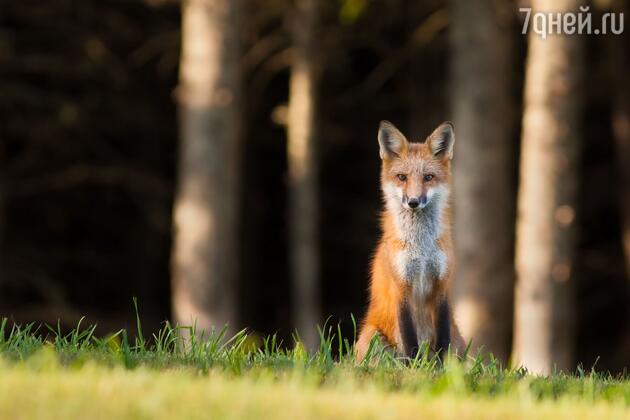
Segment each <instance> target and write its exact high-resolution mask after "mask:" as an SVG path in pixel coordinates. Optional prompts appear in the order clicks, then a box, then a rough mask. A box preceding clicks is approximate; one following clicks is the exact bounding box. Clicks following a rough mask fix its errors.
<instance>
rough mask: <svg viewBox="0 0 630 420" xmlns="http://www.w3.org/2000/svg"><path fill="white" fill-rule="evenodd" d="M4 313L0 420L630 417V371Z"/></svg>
mask: <svg viewBox="0 0 630 420" xmlns="http://www.w3.org/2000/svg"><path fill="white" fill-rule="evenodd" d="M8 325H9V324H8V322H7V320H6V319H4V320H2V321H0V372H1V373H0V378H1V380H0V418H12V419H13V418H46V419H50V418H52V419H54V418H59V419H68V418H107V419H109V418H151V419H153V418H165V419H166V418H169V419H171V418H185V419H188V418H209V417H210V418H273V419H282V418H318V419H319V418H392V419H393V418H418V417H443V418H457V419H477V418H478V419H492V418H496V419H506V418H517V419H518V418H522V419H526V418H527V419H529V418H549V419H552V418H553V419H557V418H571V419H581V418H584V419H587V418H588V419H590V418H615V419H617V418H619V419H623V418H630V380H628V378H627V377H625V376H621V377H613V376H611V375H609V374H602V373H597V372H595V371H594V370H590V371H585V370H584V369H582V368H578V369H577V370H576V372H574V373H572V374H566V373H556V374H554V375H551V376H549V377H536V376H532V375H528V374H527V372H526V371H525V370H524V369H518V368H516V369H507V368H503V367H501V366H500V364H499V363H498V362H497V361H496V360H494V359H493V358H492V357H491V356H486V357H482V356H476V357H472V356H469V355H467V356H466V357H465V358H464V359H463V360H460V359H457V358H455V357H451V356H447V357H446V358H445V361H444V363H442V362H440V360H438V358H437V357H434V356H431V355H430V353H429V351H428V349H427V348H426V347H424V348H423V349H422V350H421V351H420V352H419V354H418V356H417V357H416V359H414V360H401V359H398V358H396V357H395V356H394V355H393V354H392V353H391V352H389V351H388V350H387V349H386V348H384V347H382V346H380V345H379V344H378V341H374V342H373V346H372V348H371V350H370V354H369V356H368V358H367V359H366V361H365V362H364V363H361V364H358V363H357V362H356V361H355V359H354V356H353V348H352V343H351V341H352V340H348V339H343V338H342V334H341V331H339V328H332V327H330V326H328V327H326V328H325V329H324V330H320V336H321V343H320V348H319V350H318V351H316V352H312V353H308V352H306V351H305V350H304V347H303V346H302V345H301V344H300V342H299V340H295V342H294V343H292V345H290V346H284V345H282V343H280V342H278V340H277V339H276V338H275V336H271V337H268V338H266V339H264V340H263V342H262V343H261V344H260V345H254V343H253V341H252V339H251V337H249V336H248V335H247V334H246V333H245V332H244V331H242V332H240V333H238V334H236V335H235V336H234V337H232V338H231V339H226V338H225V337H224V332H219V333H217V334H214V335H211V336H208V337H198V334H196V331H195V329H194V327H189V328H174V327H172V326H171V325H169V324H168V323H165V325H164V327H163V328H162V329H161V330H160V331H159V332H158V333H156V334H153V335H152V336H151V337H145V336H144V335H143V333H142V328H141V324H140V322H139V321H138V325H137V332H136V335H135V338H134V339H133V340H131V339H130V338H129V334H128V332H127V331H126V330H120V331H118V332H117V333H115V334H112V335H110V336H107V337H97V336H95V335H94V331H95V328H94V327H82V326H81V324H80V323H79V325H78V326H77V328H75V329H74V330H73V331H71V332H70V333H68V334H64V333H63V332H62V331H61V330H60V328H59V327H50V326H45V325H44V326H39V327H37V326H35V325H34V324H29V325H26V326H17V325H14V326H12V327H11V328H9V327H8Z"/></svg>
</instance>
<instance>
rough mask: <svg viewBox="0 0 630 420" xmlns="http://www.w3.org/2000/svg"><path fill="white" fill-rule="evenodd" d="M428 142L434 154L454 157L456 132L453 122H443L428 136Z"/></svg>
mask: <svg viewBox="0 0 630 420" xmlns="http://www.w3.org/2000/svg"><path fill="white" fill-rule="evenodd" d="M427 144H428V145H429V148H430V149H431V152H432V153H433V155H434V156H440V157H442V158H447V159H449V160H450V159H453V145H454V144H455V132H454V129H453V124H452V123H451V122H449V121H447V122H443V123H442V124H440V126H439V127H438V128H436V129H435V130H434V131H433V133H431V135H430V136H429V137H428V138H427Z"/></svg>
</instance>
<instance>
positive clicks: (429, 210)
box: [394, 203, 448, 297]
mask: <svg viewBox="0 0 630 420" xmlns="http://www.w3.org/2000/svg"><path fill="white" fill-rule="evenodd" d="M435 204H437V203H435ZM440 207H441V206H439V205H434V206H431V205H430V206H427V207H426V208H424V209H423V210H422V211H419V212H415V213H412V212H409V211H405V210H403V211H401V212H400V213H399V214H398V215H397V218H396V225H397V226H396V227H397V229H398V233H399V235H400V238H401V240H402V241H403V243H404V247H403V249H402V250H399V251H396V255H395V256H394V265H395V267H394V268H395V270H396V271H397V273H398V275H399V276H400V277H401V278H402V279H404V280H405V281H406V282H408V283H409V284H410V285H412V287H413V290H414V294H415V295H416V296H417V297H426V296H428V295H429V294H430V293H431V292H432V290H433V288H434V286H435V284H436V282H437V281H439V280H440V279H442V278H443V277H444V275H445V274H446V270H447V263H448V261H447V256H446V253H445V252H444V251H443V250H442V249H441V248H440V246H439V242H438V239H439V237H440V235H441V220H440V219H441V210H442V209H441V208H440Z"/></svg>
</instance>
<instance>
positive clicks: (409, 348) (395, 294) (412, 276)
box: [355, 121, 465, 362]
mask: <svg viewBox="0 0 630 420" xmlns="http://www.w3.org/2000/svg"><path fill="white" fill-rule="evenodd" d="M378 144H379V155H380V158H381V190H382V196H383V201H384V209H383V211H382V213H381V230H382V236H381V239H380V241H379V243H378V245H377V247H376V251H375V253H374V257H373V258H372V263H371V279H370V286H369V296H370V297H369V304H368V308H367V313H366V315H365V318H364V320H363V322H362V323H361V326H360V333H359V337H358V339H357V342H356V346H355V348H356V358H357V361H358V362H362V361H363V359H364V358H365V356H366V353H367V351H368V349H369V346H370V342H371V341H372V337H373V336H374V335H375V334H377V333H379V334H380V335H381V337H383V338H384V339H385V341H387V343H388V344H389V345H390V346H391V347H393V348H394V350H395V352H396V353H397V354H398V355H400V356H401V357H407V358H414V357H415V356H416V354H417V352H418V349H419V344H420V343H422V342H428V343H429V345H430V349H431V351H432V352H435V353H438V354H439V353H440V352H441V351H446V350H447V349H448V348H449V346H450V348H451V349H452V351H454V352H455V353H457V354H462V353H463V352H464V350H465V345H464V340H463V338H462V336H461V334H460V333H459V329H458V328H457V325H456V324H455V321H454V318H453V314H452V311H451V308H450V305H449V298H448V291H449V285H450V282H451V278H452V276H453V274H454V251H453V238H452V222H451V219H452V214H451V213H452V212H451V206H450V195H451V160H452V159H453V146H454V144H455V134H454V128H453V124H452V123H451V122H444V123H442V124H440V125H439V126H438V127H437V128H436V129H435V130H434V131H433V132H432V133H431V134H430V135H429V136H428V137H427V138H426V139H425V140H424V141H423V142H410V141H408V140H407V138H406V137H405V136H404V135H403V134H402V133H401V132H400V131H399V130H398V129H397V128H396V127H395V126H394V125H393V124H392V123H390V122H389V121H381V122H380V125H379V129H378Z"/></svg>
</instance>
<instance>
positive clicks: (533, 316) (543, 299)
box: [513, 0, 584, 374]
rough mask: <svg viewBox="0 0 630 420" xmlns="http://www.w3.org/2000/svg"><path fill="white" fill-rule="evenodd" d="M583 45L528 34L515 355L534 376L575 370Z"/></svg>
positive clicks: (574, 38)
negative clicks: (574, 269) (575, 256)
mask: <svg viewBox="0 0 630 420" xmlns="http://www.w3.org/2000/svg"><path fill="white" fill-rule="evenodd" d="M580 4H581V2H580V1H578V0H534V1H533V2H532V6H533V7H532V9H533V10H532V16H533V14H534V13H536V12H545V13H547V12H577V11H578V7H579V6H580ZM583 40H584V36H579V35H549V36H548V37H547V38H546V39H542V38H541V37H540V36H538V35H537V34H536V33H534V32H533V31H530V34H529V52H528V56H527V65H526V70H525V72H526V73H525V105H524V107H525V109H524V115H523V132H522V148H521V167H520V184H519V197H518V221H517V242H516V270H517V287H516V301H515V305H516V311H515V323H514V349H513V358H514V362H515V363H516V364H521V365H523V366H524V367H526V368H527V369H529V370H530V371H531V372H534V373H540V374H549V373H550V372H551V371H552V369H553V368H554V367H557V368H558V369H568V368H571V367H572V363H573V358H574V355H573V352H574V332H573V331H574V326H573V323H572V319H573V315H574V308H573V306H574V296H573V292H574V291H573V282H574V279H573V275H572V273H571V267H572V259H573V253H574V248H575V209H576V202H577V199H576V195H577V186H578V165H579V162H578V160H579V155H580V144H581V139H580V134H581V133H580V131H579V128H578V121H579V119H580V112H581V103H582V98H581V95H580V89H581V86H580V83H581V78H582V71H583V66H584V63H583V51H582V49H583V45H582V43H583Z"/></svg>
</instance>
